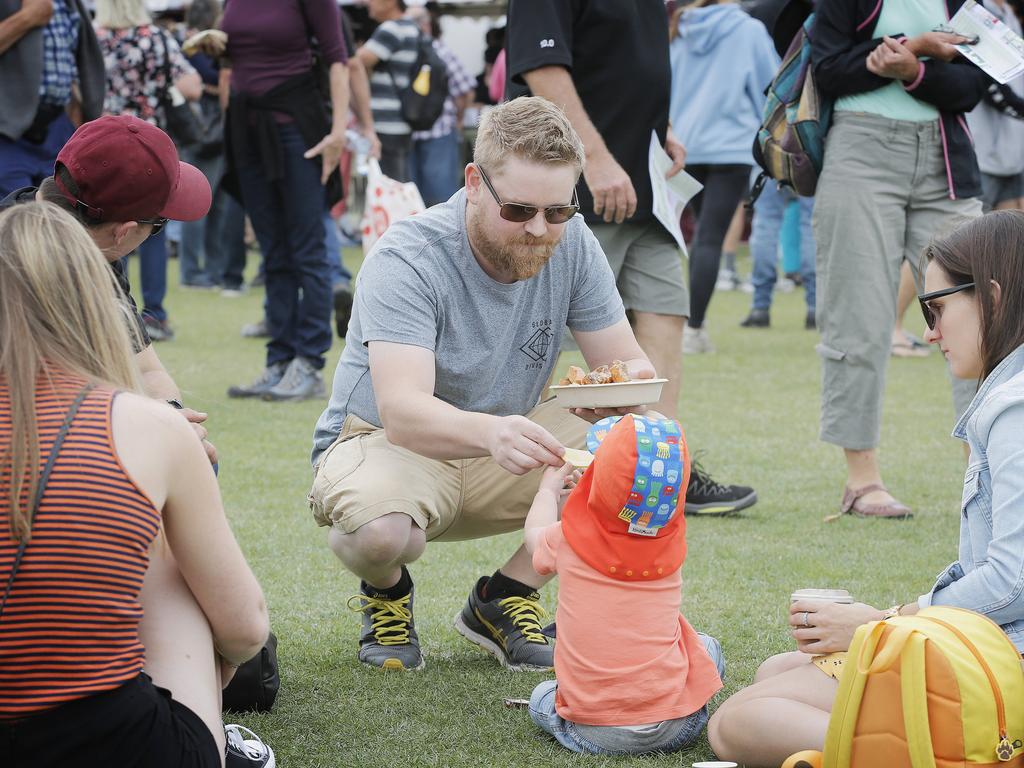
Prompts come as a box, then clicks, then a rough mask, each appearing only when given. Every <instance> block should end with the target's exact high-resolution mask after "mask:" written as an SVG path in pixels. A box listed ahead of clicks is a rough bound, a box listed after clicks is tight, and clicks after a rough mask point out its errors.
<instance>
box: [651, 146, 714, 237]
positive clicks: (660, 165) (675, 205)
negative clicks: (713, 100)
mask: <svg viewBox="0 0 1024 768" xmlns="http://www.w3.org/2000/svg"><path fill="white" fill-rule="evenodd" d="M647 165H648V170H649V171H650V175H651V189H652V190H653V192H654V216H655V218H657V219H658V221H660V222H661V223H662V224H663V225H665V229H667V230H668V231H669V233H670V234H671V235H672V237H673V238H675V241H676V242H677V243H679V247H680V248H682V250H683V253H686V241H685V240H684V239H683V230H682V228H681V227H680V224H679V222H680V219H681V218H682V215H683V209H684V208H686V204H687V203H688V202H690V200H692V199H693V196H694V195H696V194H697V193H698V192H700V191H701V190H702V189H703V188H704V186H703V185H702V184H701V183H700V182H699V181H697V180H696V179H695V178H693V176H691V175H690V174H688V173H687V172H686V171H680V172H679V173H677V174H676V175H675V176H673V177H672V178H671V179H666V178H665V174H666V173H668V170H669V168H671V167H672V158H671V157H669V156H668V153H667V152H666V151H665V150H664V149H663V148H662V146H661V142H660V141H658V134H657V133H656V132H655V131H651V150H650V153H649V155H648V158H647Z"/></svg>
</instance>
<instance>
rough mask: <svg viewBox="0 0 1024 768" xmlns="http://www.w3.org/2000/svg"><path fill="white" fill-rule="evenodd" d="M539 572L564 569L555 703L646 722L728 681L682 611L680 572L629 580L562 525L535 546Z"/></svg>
mask: <svg viewBox="0 0 1024 768" xmlns="http://www.w3.org/2000/svg"><path fill="white" fill-rule="evenodd" d="M533 567H534V568H535V569H536V571H537V573H539V574H541V575H546V574H551V573H557V574H558V611H557V613H556V616H555V620H556V622H557V626H558V641H557V642H556V643H555V677H556V678H557V680H558V691H557V693H556V695H555V709H556V710H557V712H558V714H559V715H561V716H562V717H563V718H564V719H566V720H571V721H572V722H574V723H582V724H584V725H646V724H648V723H657V722H661V721H662V720H674V719H675V718H679V717H686V716H687V715H690V714H693V713H694V712H696V711H697V710H698V709H700V708H701V707H703V706H704V705H705V704H707V702H708V700H709V699H710V698H711V697H712V696H713V695H714V694H715V692H716V691H717V690H718V689H720V688H721V687H722V681H721V680H720V679H719V677H718V670H717V669H716V667H715V663H714V662H713V661H712V660H711V657H710V656H708V653H707V651H706V650H705V649H704V643H702V642H701V640H700V638H699V637H698V636H697V633H696V632H695V631H694V629H693V627H691V626H690V625H689V624H688V623H687V621H686V619H685V618H683V616H682V614H680V613H679V606H680V603H681V602H682V593H681V587H682V572H681V571H680V570H677V571H676V572H675V573H673V574H672V575H670V576H666V577H665V578H664V579H658V580H656V581H637V582H628V583H627V582H624V581H618V580H616V579H612V578H610V577H608V576H605V575H604V574H601V573H598V572H597V571H595V570H594V569H593V568H591V567H590V566H589V565H587V564H586V563H585V562H583V560H581V559H580V558H579V556H578V555H577V554H576V553H575V552H574V551H573V549H572V547H570V546H569V544H568V542H567V541H566V540H565V536H564V535H563V533H562V524H561V523H555V524H554V525H551V526H549V527H547V528H545V529H544V531H543V536H541V537H540V538H539V539H538V543H537V548H536V549H535V551H534V553H533Z"/></svg>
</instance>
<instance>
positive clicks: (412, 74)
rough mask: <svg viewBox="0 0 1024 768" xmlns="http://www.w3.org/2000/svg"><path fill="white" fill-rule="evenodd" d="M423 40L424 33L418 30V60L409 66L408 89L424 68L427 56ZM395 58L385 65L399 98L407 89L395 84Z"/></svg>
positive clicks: (414, 60)
mask: <svg viewBox="0 0 1024 768" xmlns="http://www.w3.org/2000/svg"><path fill="white" fill-rule="evenodd" d="M423 38H424V34H423V31H422V30H421V29H417V30H416V58H415V59H413V61H412V64H411V65H410V66H409V84H408V85H407V86H405V87H406V88H412V84H413V81H414V80H415V79H416V75H417V74H419V71H420V69H422V68H423V64H424V61H425V60H426V58H427V57H426V54H425V52H424V50H423ZM430 44H431V45H433V43H430ZM394 58H395V57H394V54H392V56H391V58H390V59H388V60H387V61H386V62H384V63H385V65H386V69H387V71H388V77H390V78H391V85H392V86H394V89H395V93H397V94H399V96H401V92H402V91H403V90H405V89H403V88H399V87H398V83H396V82H395V73H394V71H393V70H392V69H391V64H392V61H393V60H394Z"/></svg>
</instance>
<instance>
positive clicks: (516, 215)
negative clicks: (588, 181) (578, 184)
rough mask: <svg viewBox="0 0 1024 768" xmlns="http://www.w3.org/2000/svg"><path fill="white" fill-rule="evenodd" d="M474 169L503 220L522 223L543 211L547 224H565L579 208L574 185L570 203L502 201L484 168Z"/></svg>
mask: <svg viewBox="0 0 1024 768" xmlns="http://www.w3.org/2000/svg"><path fill="white" fill-rule="evenodd" d="M476 169H477V170H478V171H480V178H481V179H483V180H484V184H485V185H486V187H487V189H488V191H490V193H491V197H493V198H494V202H496V203H497V204H498V214H499V215H500V216H501V218H503V219H504V220H505V221H514V222H515V223H517V224H522V223H523V222H526V221H529V220H530V219H532V218H533V217H534V216H536V215H537V214H538V213H543V214H544V220H545V221H547V223H548V224H565V222H567V221H568V220H569V219H571V218H572V217H573V216H575V215H576V213H577V212H578V211H579V209H580V199H579V197H578V196H577V195H576V188H575V187H573V190H572V203H571V204H570V205H549V206H547V207H546V208H539V207H537V206H536V205H523V204H522V203H503V202H502V201H501V198H500V197H498V193H497V192H495V191H494V187H493V186H492V185H491V180H490V179H488V178H487V174H486V173H484V169H483V168H481V167H480V166H479V165H478V166H477V167H476Z"/></svg>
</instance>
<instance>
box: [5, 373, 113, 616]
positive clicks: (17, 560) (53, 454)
mask: <svg viewBox="0 0 1024 768" xmlns="http://www.w3.org/2000/svg"><path fill="white" fill-rule="evenodd" d="M94 386H95V385H93V384H86V385H85V386H84V387H82V389H81V391H80V392H79V393H78V396H77V397H76V398H75V400H74V402H72V403H71V407H70V408H68V412H67V415H66V416H65V417H64V423H63V424H61V425H60V432H58V433H57V438H56V439H55V440H54V441H53V447H52V448H50V455H49V456H48V457H47V459H46V466H45V467H43V472H42V474H41V475H40V476H39V485H38V487H37V488H36V494H35V498H34V499H32V507H31V509H30V510H29V514H28V525H29V530H31V528H32V522H33V521H34V520H35V516H36V511H37V510H38V509H39V504H40V502H41V501H42V500H43V493H44V492H45V491H46V484H47V483H48V482H49V480H50V473H51V472H52V471H53V465H54V464H55V463H56V462H57V454H58V453H60V447H61V445H63V444H64V438H65V437H67V435H68V430H70V429H71V422H73V421H74V420H75V415H76V414H77V413H78V408H79V407H80V406H81V405H82V402H83V401H84V400H85V398H86V397H87V396H88V395H89V393H90V392H91V391H92V390H93V387H94ZM27 546H28V539H27V538H24V539H22V540H21V543H20V544H19V545H18V551H17V552H16V553H15V555H14V565H12V566H11V575H10V576H9V577H8V579H7V587H6V588H5V589H4V596H3V598H0V617H3V614H4V607H5V606H6V605H7V598H8V597H10V596H11V587H13V586H14V577H15V576H16V575H17V573H18V566H20V565H21V558H22V557H23V556H24V555H25V548H26V547H27Z"/></svg>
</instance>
